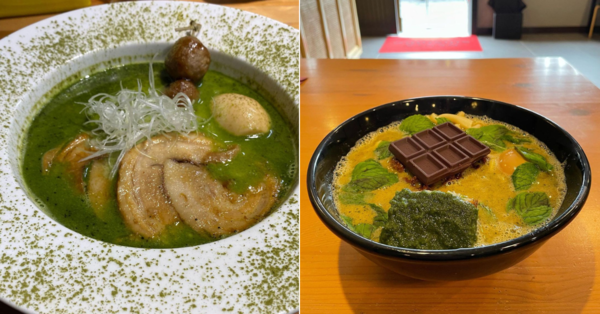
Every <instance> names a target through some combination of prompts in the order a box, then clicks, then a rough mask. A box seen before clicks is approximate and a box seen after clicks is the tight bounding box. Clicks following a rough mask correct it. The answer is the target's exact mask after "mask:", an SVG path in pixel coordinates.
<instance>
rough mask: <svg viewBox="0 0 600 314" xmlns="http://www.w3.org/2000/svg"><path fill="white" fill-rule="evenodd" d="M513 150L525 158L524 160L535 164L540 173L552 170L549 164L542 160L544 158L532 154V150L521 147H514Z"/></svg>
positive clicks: (544, 159)
mask: <svg viewBox="0 0 600 314" xmlns="http://www.w3.org/2000/svg"><path fill="white" fill-rule="evenodd" d="M515 149H516V150H517V151H518V152H519V154H521V156H523V158H525V160H527V161H529V162H532V163H534V164H536V165H537V166H538V167H540V169H541V170H542V171H546V172H547V171H550V170H552V169H554V167H552V165H551V164H550V163H548V161H547V160H546V158H544V156H542V155H540V154H538V153H534V152H533V151H532V150H530V149H527V148H525V147H522V146H515Z"/></svg>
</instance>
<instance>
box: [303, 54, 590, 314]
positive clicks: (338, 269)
mask: <svg viewBox="0 0 600 314" xmlns="http://www.w3.org/2000/svg"><path fill="white" fill-rule="evenodd" d="M301 75H302V76H306V77H308V80H307V81H306V82H304V83H302V86H301V90H302V94H301V106H302V109H301V134H302V135H301V156H300V158H301V173H302V175H303V176H304V175H305V174H306V170H307V168H308V162H309V160H310V158H311V156H312V154H313V152H314V150H315V148H316V147H317V145H318V144H319V142H320V141H321V140H322V139H323V138H324V137H325V136H326V135H327V134H328V133H329V131H331V130H332V129H333V128H334V127H336V126H337V125H339V124H340V123H342V122H343V121H344V120H346V119H347V118H350V117H351V116H353V115H355V114H357V113H359V112H361V111H363V110H366V109H368V108H371V107H374V106H377V105H380V104H384V103H388V102H393V101H397V100H401V99H406V98H411V97H418V96H429V95H464V96H477V97H483V98H491V99H496V100H500V101H505V102H509V103H513V104H516V105H520V106H523V107H527V108H529V109H532V110H534V111H536V112H538V113H540V114H543V115H545V116H546V117H548V118H550V119H552V120H553V121H555V122H557V123H558V124H559V125H561V126H562V127H564V128H565V129H566V130H567V131H568V132H570V133H571V134H572V135H573V136H574V137H575V138H576V139H577V141H578V142H579V143H580V144H581V145H582V146H583V149H584V150H585V152H586V154H587V156H588V158H589V159H590V163H591V165H592V171H594V173H593V174H592V177H595V178H598V177H599V172H598V170H599V169H600V90H599V89H598V88H596V87H595V86H594V85H592V84H591V83H590V82H589V81H588V80H587V79H586V78H584V77H583V76H582V75H581V74H579V73H578V72H577V71H576V70H575V69H574V68H573V67H571V65H569V64H568V63H567V62H566V61H565V60H564V59H562V58H535V59H497V60H496V59H488V60H436V61H434V60H303V61H302V64H301ZM301 182H302V184H305V183H304V179H302V180H301ZM300 222H301V223H300V225H301V255H300V263H301V264H300V265H301V266H300V267H301V280H300V282H301V301H300V302H301V303H300V304H301V312H302V314H310V313H336V314H339V313H369V314H371V313H386V314H388V313H473V312H479V313H496V312H502V313H533V312H535V313H548V312H552V313H580V312H585V313H600V280H596V273H597V272H598V273H599V274H600V224H599V223H600V190H598V189H597V188H592V191H591V194H590V196H589V198H588V200H587V203H586V206H585V207H584V208H583V210H582V212H581V213H580V215H579V216H578V217H577V218H576V219H575V220H574V221H573V222H572V223H571V224H570V225H569V226H568V227H567V228H565V229H564V230H563V231H562V232H561V233H559V234H558V235H556V236H555V237H554V238H552V239H550V240H549V241H548V242H547V243H546V244H545V245H544V246H543V247H542V248H541V249H540V250H538V251H537V252H536V253H534V254H533V255H532V256H530V257H529V258H527V259H526V260H525V261H523V262H521V263H520V264H518V265H516V266H514V267H512V268H510V269H507V270H505V271H503V272H500V273H497V274H494V275H490V276H487V277H484V278H480V279H476V280H469V281H461V282H442V283H439V282H425V281H419V280H414V279H410V278H406V277H403V276H400V275H396V274H394V273H391V272H389V271H387V270H385V269H383V268H381V267H379V266H377V265H375V264H374V263H372V262H371V261H369V260H367V259H366V258H365V257H363V256H362V255H360V254H359V253H358V252H356V251H355V250H354V249H353V248H352V247H350V246H349V245H348V244H346V243H341V241H340V240H339V238H337V237H336V236H335V235H334V234H333V233H332V232H330V231H329V230H328V229H327V228H326V227H325V225H324V224H323V223H322V222H321V221H320V220H319V218H318V217H317V215H316V214H315V213H314V210H313V208H312V207H311V204H310V201H309V199H308V194H307V193H306V189H304V190H303V192H302V198H301V216H300ZM596 259H598V260H599V262H596ZM599 278H600V277H599Z"/></svg>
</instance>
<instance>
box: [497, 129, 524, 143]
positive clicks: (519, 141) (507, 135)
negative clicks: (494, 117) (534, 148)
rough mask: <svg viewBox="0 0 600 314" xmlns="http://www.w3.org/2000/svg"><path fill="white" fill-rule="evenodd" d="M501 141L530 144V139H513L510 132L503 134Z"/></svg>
mask: <svg viewBox="0 0 600 314" xmlns="http://www.w3.org/2000/svg"><path fill="white" fill-rule="evenodd" d="M502 140H504V141H507V142H511V143H513V144H523V143H531V140H530V139H528V138H524V137H515V136H514V135H513V133H512V132H510V133H508V134H505V135H504V136H503V137H502Z"/></svg>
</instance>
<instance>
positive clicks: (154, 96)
mask: <svg viewBox="0 0 600 314" xmlns="http://www.w3.org/2000/svg"><path fill="white" fill-rule="evenodd" d="M82 104H83V105H84V106H85V108H84V109H83V112H85V114H86V115H87V117H88V121H87V122H86V124H97V125H98V127H97V128H95V129H94V130H92V134H93V135H94V136H93V139H92V143H91V145H92V147H94V148H95V149H97V151H96V152H95V153H93V154H92V155H90V156H89V157H87V158H85V159H84V160H89V159H93V158H96V157H99V156H103V155H106V154H110V153H114V152H119V151H120V154H119V157H118V158H117V160H116V162H115V164H114V165H113V167H112V170H111V172H110V176H111V177H114V176H115V174H116V173H117V171H118V169H119V164H120V163H121V160H122V159H123V156H125V154H126V153H127V151H129V150H130V149H131V148H133V147H134V146H135V145H136V144H137V143H138V142H139V141H141V140H142V139H144V138H145V139H150V137H152V136H154V135H156V134H159V133H168V132H179V133H184V134H185V133H190V132H193V131H195V130H197V129H198V122H197V120H196V114H195V113H194V108H193V106H192V101H191V100H190V98H189V97H188V96H187V95H185V94H183V93H179V94H177V95H175V97H174V98H172V99H171V98H169V97H167V96H165V95H162V94H161V93H159V92H158V91H156V89H155V87H154V72H153V70H152V63H150V72H149V88H148V93H147V94H146V93H144V92H143V91H142V83H141V81H140V80H138V88H137V90H130V89H126V88H123V86H122V85H121V91H119V92H118V93H117V94H116V95H109V94H106V93H100V94H97V95H95V96H93V97H92V98H90V100H89V101H88V102H87V103H82Z"/></svg>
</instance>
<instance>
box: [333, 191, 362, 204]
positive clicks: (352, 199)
mask: <svg viewBox="0 0 600 314" xmlns="http://www.w3.org/2000/svg"><path fill="white" fill-rule="evenodd" d="M338 198H339V200H340V202H341V203H342V204H346V205H366V204H367V203H366V202H365V194H362V193H352V192H343V191H342V192H340V194H338Z"/></svg>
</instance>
